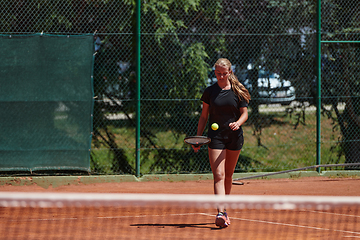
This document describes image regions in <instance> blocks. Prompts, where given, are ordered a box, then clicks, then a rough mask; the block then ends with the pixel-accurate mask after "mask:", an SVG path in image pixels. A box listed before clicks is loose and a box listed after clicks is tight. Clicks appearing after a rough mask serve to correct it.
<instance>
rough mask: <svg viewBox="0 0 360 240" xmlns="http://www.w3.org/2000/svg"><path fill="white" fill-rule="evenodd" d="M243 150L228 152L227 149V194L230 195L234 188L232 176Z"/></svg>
mask: <svg viewBox="0 0 360 240" xmlns="http://www.w3.org/2000/svg"><path fill="white" fill-rule="evenodd" d="M240 152H241V150H236V151H233V150H228V149H226V161H225V183H224V185H225V194H230V192H231V187H232V176H233V174H234V171H235V167H236V164H237V162H238V159H239V155H240Z"/></svg>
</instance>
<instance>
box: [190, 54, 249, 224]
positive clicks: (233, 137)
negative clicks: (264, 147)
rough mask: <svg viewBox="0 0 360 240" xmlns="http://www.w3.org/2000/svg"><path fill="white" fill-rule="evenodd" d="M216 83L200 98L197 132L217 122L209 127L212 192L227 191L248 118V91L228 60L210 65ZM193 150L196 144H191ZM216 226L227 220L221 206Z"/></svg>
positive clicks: (198, 133)
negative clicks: (200, 108)
mask: <svg viewBox="0 0 360 240" xmlns="http://www.w3.org/2000/svg"><path fill="white" fill-rule="evenodd" d="M214 67H215V75H216V78H217V83H215V84H213V85H211V86H209V87H207V88H206V89H205V91H204V93H203V95H202V97H201V100H202V102H203V104H202V112H201V115H200V119H199V123H198V129H197V135H198V136H201V135H202V134H203V132H204V129H205V126H206V123H207V121H208V120H209V122H210V124H209V125H210V126H211V125H212V124H213V123H217V124H218V126H219V128H218V129H216V130H213V129H211V128H209V130H208V137H210V138H211V142H210V144H209V145H208V152H209V160H210V165H211V170H212V173H213V177H214V193H215V194H218V195H225V194H230V192H231V186H232V176H233V173H234V170H235V166H236V164H237V161H238V158H239V155H240V151H241V148H242V146H243V144H244V138H243V130H242V128H241V126H242V125H243V124H244V123H245V121H246V120H247V119H248V111H247V107H248V104H249V100H250V99H251V97H250V94H249V92H248V90H247V89H246V88H245V87H244V86H243V85H242V84H241V83H240V82H239V81H238V79H237V77H236V76H235V74H234V73H233V71H232V70H231V63H230V61H229V60H228V59H226V58H220V59H219V60H218V61H217V62H216V63H215V65H214ZM193 149H194V151H195V152H197V151H198V150H199V149H200V147H195V146H193ZM215 224H216V226H218V227H221V228H223V227H227V226H229V225H230V219H229V217H228V215H227V213H226V210H225V209H224V208H223V207H220V206H219V208H218V214H217V216H216V219H215Z"/></svg>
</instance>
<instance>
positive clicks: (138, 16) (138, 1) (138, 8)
mask: <svg viewBox="0 0 360 240" xmlns="http://www.w3.org/2000/svg"><path fill="white" fill-rule="evenodd" d="M140 20H141V0H136V47H135V48H136V92H137V94H136V139H135V142H136V176H137V177H139V176H140V86H141V84H140V79H141V78H140V63H141V60H140V34H141V27H140Z"/></svg>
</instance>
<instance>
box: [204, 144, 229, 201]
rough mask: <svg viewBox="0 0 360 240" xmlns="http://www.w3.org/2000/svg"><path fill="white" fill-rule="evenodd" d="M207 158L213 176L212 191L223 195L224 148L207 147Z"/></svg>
mask: <svg viewBox="0 0 360 240" xmlns="http://www.w3.org/2000/svg"><path fill="white" fill-rule="evenodd" d="M208 152H209V160H210V166H211V170H212V173H213V176H214V193H215V194H219V195H225V158H226V150H225V149H224V150H222V149H211V148H209V151H208Z"/></svg>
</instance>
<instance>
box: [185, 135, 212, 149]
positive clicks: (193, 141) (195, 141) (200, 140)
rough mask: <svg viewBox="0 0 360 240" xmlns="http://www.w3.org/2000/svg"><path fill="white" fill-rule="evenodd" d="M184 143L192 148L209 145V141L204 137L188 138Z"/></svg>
mask: <svg viewBox="0 0 360 240" xmlns="http://www.w3.org/2000/svg"><path fill="white" fill-rule="evenodd" d="M184 142H185V143H187V144H190V145H193V146H194V147H200V146H202V145H206V144H209V143H210V142H211V139H210V138H208V137H205V136H190V137H186V138H185V139H184Z"/></svg>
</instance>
